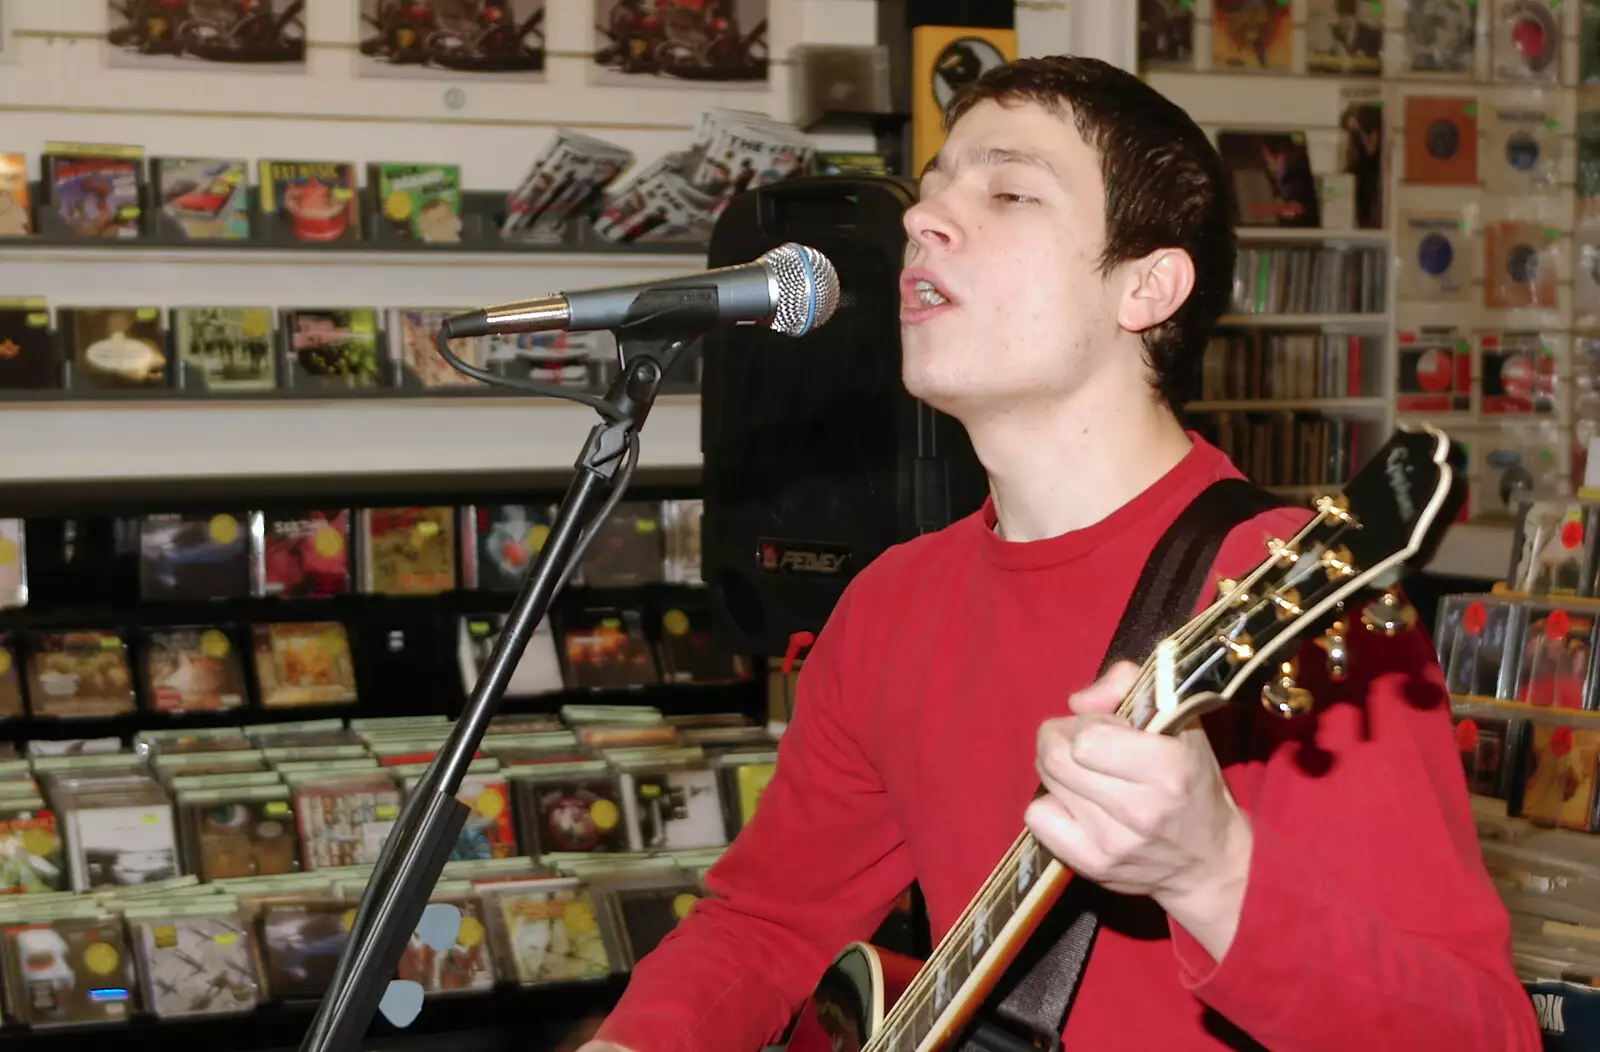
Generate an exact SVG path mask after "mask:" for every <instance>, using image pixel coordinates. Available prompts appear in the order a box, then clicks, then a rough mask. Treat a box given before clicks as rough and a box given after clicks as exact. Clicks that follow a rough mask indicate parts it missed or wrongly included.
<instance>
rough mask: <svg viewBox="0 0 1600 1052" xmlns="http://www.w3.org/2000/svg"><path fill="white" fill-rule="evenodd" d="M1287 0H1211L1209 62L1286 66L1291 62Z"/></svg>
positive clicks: (1216, 64) (1219, 65) (1241, 66)
mask: <svg viewBox="0 0 1600 1052" xmlns="http://www.w3.org/2000/svg"><path fill="white" fill-rule="evenodd" d="M1289 14H1290V12H1289V5H1288V4H1267V3H1257V2H1256V0H1212V4H1211V65H1212V66H1213V67H1215V68H1217V69H1252V70H1253V69H1274V70H1287V69H1289V68H1291V66H1292V65H1293V62H1294V42H1293V40H1292V38H1291V36H1290V32H1291V29H1290V20H1289Z"/></svg>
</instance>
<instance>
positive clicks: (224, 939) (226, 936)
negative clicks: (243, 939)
mask: <svg viewBox="0 0 1600 1052" xmlns="http://www.w3.org/2000/svg"><path fill="white" fill-rule="evenodd" d="M211 941H212V942H214V943H216V944H217V945H218V946H232V945H233V944H234V943H236V942H238V941H239V933H238V932H234V931H224V932H218V933H217V936H216V938H214V939H212V940H211Z"/></svg>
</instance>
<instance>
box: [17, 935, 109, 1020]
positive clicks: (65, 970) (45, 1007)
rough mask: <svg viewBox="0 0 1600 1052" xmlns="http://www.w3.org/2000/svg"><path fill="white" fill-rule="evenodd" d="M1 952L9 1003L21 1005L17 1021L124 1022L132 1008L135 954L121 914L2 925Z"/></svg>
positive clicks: (18, 1006) (18, 1008)
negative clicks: (127, 940)
mask: <svg viewBox="0 0 1600 1052" xmlns="http://www.w3.org/2000/svg"><path fill="white" fill-rule="evenodd" d="M0 952H3V960H4V975H5V982H6V989H7V994H8V997H7V1001H6V1003H7V1006H8V1007H10V1006H16V1008H14V1009H13V1011H14V1012H16V1014H17V1017H18V1019H17V1021H18V1022H21V1023H23V1024H25V1025H27V1026H30V1027H35V1028H45V1027H56V1026H68V1025H72V1024H81V1023H110V1022H123V1021H125V1020H126V1019H127V1018H128V1016H129V1015H130V1013H131V1011H132V1001H133V989H134V984H133V979H134V975H133V957H132V955H131V954H129V953H128V946H127V943H126V941H125V940H124V938H123V926H122V921H121V919H120V918H118V917H107V918H96V919H61V920H53V921H46V922H41V923H34V924H11V925H8V926H7V927H5V928H4V929H0ZM36 962H48V965H47V966H46V967H43V968H40V967H33V965H35V964H36ZM25 964H26V965H28V967H24V965H25Z"/></svg>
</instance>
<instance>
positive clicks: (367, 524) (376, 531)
mask: <svg viewBox="0 0 1600 1052" xmlns="http://www.w3.org/2000/svg"><path fill="white" fill-rule="evenodd" d="M358 518H359V522H360V524H361V567H362V577H363V582H362V584H363V588H362V591H363V592H366V593H367V594H368V595H432V594H435V593H438V592H448V591H450V590H451V589H453V588H455V587H456V516H455V509H454V508H450V507H431V508H363V509H362V510H361V512H360V514H359V517H358Z"/></svg>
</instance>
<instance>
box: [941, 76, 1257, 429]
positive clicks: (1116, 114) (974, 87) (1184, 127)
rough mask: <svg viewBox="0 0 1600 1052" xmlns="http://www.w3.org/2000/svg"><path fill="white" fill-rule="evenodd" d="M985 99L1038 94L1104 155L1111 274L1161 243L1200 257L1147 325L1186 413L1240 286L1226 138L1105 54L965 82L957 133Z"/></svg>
mask: <svg viewBox="0 0 1600 1052" xmlns="http://www.w3.org/2000/svg"><path fill="white" fill-rule="evenodd" d="M985 100H992V101H995V102H999V103H1002V104H1015V103H1021V102H1033V103H1037V104H1039V105H1041V106H1044V107H1045V108H1046V109H1048V110H1050V111H1051V112H1053V113H1055V114H1056V115H1058V116H1060V117H1063V118H1065V117H1066V116H1067V115H1068V114H1069V113H1070V114H1071V116H1072V119H1073V123H1074V125H1075V126H1076V127H1077V130H1078V134H1079V135H1081V136H1083V140H1084V142H1086V143H1088V144H1089V146H1090V147H1092V148H1093V149H1094V150H1095V151H1096V152H1098V153H1099V154H1100V171H1101V175H1102V177H1103V180H1104V182H1105V187H1106V212H1105V223H1106V243H1105V245H1104V247H1103V248H1102V250H1101V254H1100V266H1101V272H1102V273H1106V274H1109V273H1110V271H1111V270H1112V268H1114V267H1116V266H1117V265H1118V264H1120V263H1125V262H1127V261H1128V260H1132V259H1139V258H1141V257H1143V256H1146V255H1148V254H1149V253H1151V252H1154V251H1155V250H1157V249H1160V248H1181V249H1183V250H1184V251H1185V252H1187V253H1188V254H1189V256H1190V258H1191V259H1193V260H1194V269H1195V284H1194V290H1193V291H1192V292H1191V293H1190V294H1189V298H1188V299H1187V300H1186V301H1185V302H1184V303H1183V305H1182V306H1180V307H1179V308H1178V309H1177V310H1176V311H1175V312H1174V313H1173V315H1172V317H1171V318H1169V319H1168V320H1167V321H1166V322H1164V323H1162V324H1161V325H1158V326H1156V327H1155V328H1153V329H1150V330H1147V331H1146V332H1145V333H1144V347H1145V357H1146V359H1147V361H1148V363H1149V366H1150V369H1151V371H1152V372H1153V373H1154V382H1155V388H1156V391H1157V393H1158V394H1160V395H1161V397H1162V398H1164V399H1166V401H1167V403H1168V404H1169V405H1170V406H1171V407H1172V409H1173V411H1174V412H1178V411H1180V410H1181V409H1182V408H1183V404H1184V403H1185V402H1186V401H1188V400H1189V399H1190V398H1192V397H1193V396H1194V393H1195V390H1196V387H1197V385H1198V383H1199V377H1200V365H1201V360H1202V358H1203V357H1204V354H1205V346H1206V341H1207V340H1208V339H1209V338H1210V336H1211V332H1212V330H1213V329H1214V328H1215V327H1216V323H1217V319H1218V318H1219V317H1221V315H1222V314H1223V313H1224V312H1225V311H1226V310H1227V307H1228V303H1229V302H1230V300H1231V299H1232V296H1233V270H1234V255H1235V249H1234V236H1233V219H1232V216H1233V202H1232V197H1231V192H1230V189H1229V182H1228V175H1227V169H1226V168H1224V166H1223V164H1222V158H1221V157H1220V156H1219V155H1218V153H1217V150H1216V148H1215V147H1214V146H1213V145H1212V144H1211V141H1210V140H1209V139H1207V138H1206V134H1205V132H1203V131H1201V130H1200V128H1199V126H1198V125H1196V124H1195V122H1194V121H1193V119H1191V118H1190V117H1189V115H1188V114H1187V113H1185V112H1184V111H1183V109H1182V108H1180V107H1179V106H1178V105H1177V104H1175V103H1173V102H1172V101H1171V100H1169V99H1167V98H1166V97H1165V96H1163V95H1162V94H1161V93H1160V92H1158V91H1156V90H1155V89H1154V88H1152V87H1150V86H1149V85H1148V84H1146V83H1145V82H1144V81H1142V80H1140V79H1139V78H1138V77H1136V76H1134V75H1133V74H1131V73H1128V72H1126V71H1124V70H1121V69H1118V68H1117V67H1116V66H1113V65H1111V64H1109V63H1107V62H1102V61H1100V60H1099V59H1093V58H1080V57H1075V56H1055V57H1051V58H1026V59H1019V60H1017V61H1015V62H1009V63H1007V64H1006V65H1003V66H998V67H996V68H995V69H991V70H990V71H989V72H987V73H985V74H984V75H983V76H981V77H979V78H978V79H977V80H975V81H973V82H971V83H970V84H967V85H965V86H963V87H962V88H961V89H960V90H959V91H958V92H957V93H956V95H955V97H954V98H952V99H951V100H950V105H949V106H948V107H947V108H946V110H945V114H944V127H945V131H946V132H948V131H949V130H950V129H951V128H952V127H954V125H955V123H956V122H957V121H959V120H960V119H961V117H962V116H963V115H964V114H966V112H967V111H968V110H970V109H972V107H973V106H975V105H977V104H978V103H980V102H983V101H985Z"/></svg>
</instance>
